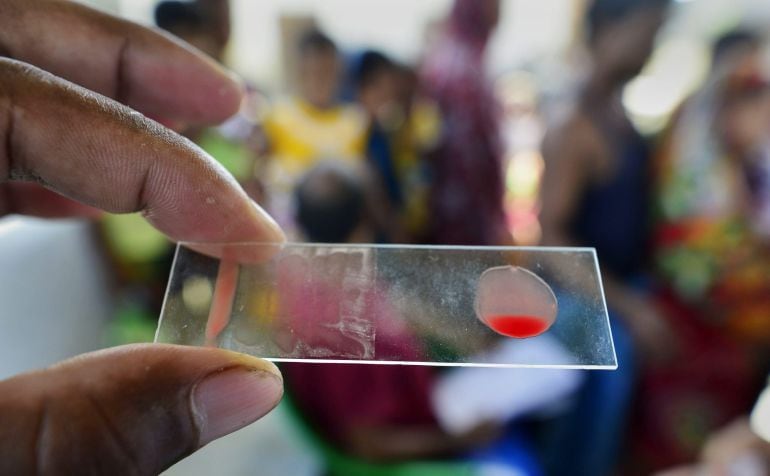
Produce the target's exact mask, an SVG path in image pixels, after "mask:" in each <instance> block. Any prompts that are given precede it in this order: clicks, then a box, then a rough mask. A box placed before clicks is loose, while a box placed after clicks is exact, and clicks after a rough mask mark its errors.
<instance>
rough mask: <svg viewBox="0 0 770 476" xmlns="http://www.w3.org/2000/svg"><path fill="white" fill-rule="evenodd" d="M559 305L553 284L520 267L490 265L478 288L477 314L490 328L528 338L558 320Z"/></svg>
mask: <svg viewBox="0 0 770 476" xmlns="http://www.w3.org/2000/svg"><path fill="white" fill-rule="evenodd" d="M557 312H558V305H557V302H556V295H555V294H554V293H553V291H552V290H551V288H550V286H548V284H547V283H546V282H545V281H543V279H542V278H540V277H539V276H538V275H536V274H535V273H533V272H532V271H529V270H527V269H524V268H521V267H519V266H499V267H494V268H489V269H487V270H486V271H484V272H483V273H482V274H481V277H480V278H479V284H478V289H477V291H476V315H477V317H478V318H479V320H481V322H483V323H484V324H486V325H487V326H488V327H489V328H490V329H492V330H493V331H495V332H497V333H498V334H501V335H504V336H507V337H516V338H518V339H524V338H527V337H534V336H537V335H540V334H542V333H543V332H545V331H547V330H548V329H549V328H550V327H551V326H552V325H553V323H554V322H555V321H556V314H557Z"/></svg>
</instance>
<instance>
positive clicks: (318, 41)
mask: <svg viewBox="0 0 770 476" xmlns="http://www.w3.org/2000/svg"><path fill="white" fill-rule="evenodd" d="M298 50H299V53H300V54H301V55H305V54H308V53H319V52H321V53H327V52H328V53H336V52H337V45H335V44H334V41H332V39H331V38H329V37H328V36H326V35H325V34H324V33H322V32H321V31H319V30H311V31H308V32H307V33H305V34H304V35H302V37H301V38H300V39H299V43H298Z"/></svg>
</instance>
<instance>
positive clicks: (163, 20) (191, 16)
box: [155, 0, 205, 31]
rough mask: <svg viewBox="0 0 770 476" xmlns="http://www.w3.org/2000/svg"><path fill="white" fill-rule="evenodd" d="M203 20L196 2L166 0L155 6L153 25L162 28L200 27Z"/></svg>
mask: <svg viewBox="0 0 770 476" xmlns="http://www.w3.org/2000/svg"><path fill="white" fill-rule="evenodd" d="M204 23H205V21H204V18H203V15H202V14H201V12H200V11H199V9H198V7H197V6H196V4H194V3H192V2H184V1H179V0H167V1H163V2H160V3H158V4H157V5H156V6H155V25H157V26H158V28H162V29H164V30H167V31H169V30H173V29H175V28H178V27H188V28H193V29H198V28H202V27H203V25H204Z"/></svg>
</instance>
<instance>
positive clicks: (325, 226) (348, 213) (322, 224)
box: [294, 162, 364, 243]
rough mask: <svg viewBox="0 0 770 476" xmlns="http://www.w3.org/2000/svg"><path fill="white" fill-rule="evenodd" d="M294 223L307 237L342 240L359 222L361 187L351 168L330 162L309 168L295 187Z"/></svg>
mask: <svg viewBox="0 0 770 476" xmlns="http://www.w3.org/2000/svg"><path fill="white" fill-rule="evenodd" d="M294 200H295V206H296V219H297V223H298V225H299V226H300V228H301V229H302V231H303V232H304V233H305V235H306V237H307V238H308V239H309V240H310V241H315V242H319V243H344V242H346V241H347V240H348V239H350V235H351V234H352V233H353V231H354V230H355V229H356V227H357V226H358V225H359V224H360V223H361V220H362V219H363V215H364V191H363V186H362V184H361V181H360V180H359V178H358V177H357V176H356V175H355V174H354V173H353V171H352V170H349V169H347V168H345V167H344V166H342V165H339V164H334V163H331V162H327V163H322V164H319V165H317V166H316V167H314V168H312V169H311V170H310V171H309V172H308V173H307V174H306V175H305V176H304V177H303V178H302V180H300V182H299V184H298V185H297V187H296V188H295V189H294Z"/></svg>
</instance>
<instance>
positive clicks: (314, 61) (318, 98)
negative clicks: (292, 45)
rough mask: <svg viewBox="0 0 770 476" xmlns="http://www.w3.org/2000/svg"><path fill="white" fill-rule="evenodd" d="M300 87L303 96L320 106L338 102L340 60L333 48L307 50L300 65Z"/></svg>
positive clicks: (328, 105) (323, 106) (325, 106)
mask: <svg viewBox="0 0 770 476" xmlns="http://www.w3.org/2000/svg"><path fill="white" fill-rule="evenodd" d="M299 74H300V77H299V89H300V91H299V92H300V95H301V96H302V98H303V99H304V100H305V101H307V102H309V103H310V104H312V105H314V106H316V107H318V108H327V107H330V106H332V105H333V104H334V103H335V102H336V96H337V88H338V86H339V76H340V61H339V58H338V56H337V53H336V52H335V51H332V50H320V51H318V50H316V51H308V52H305V53H304V54H303V55H302V57H301V59H300V65H299Z"/></svg>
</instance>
